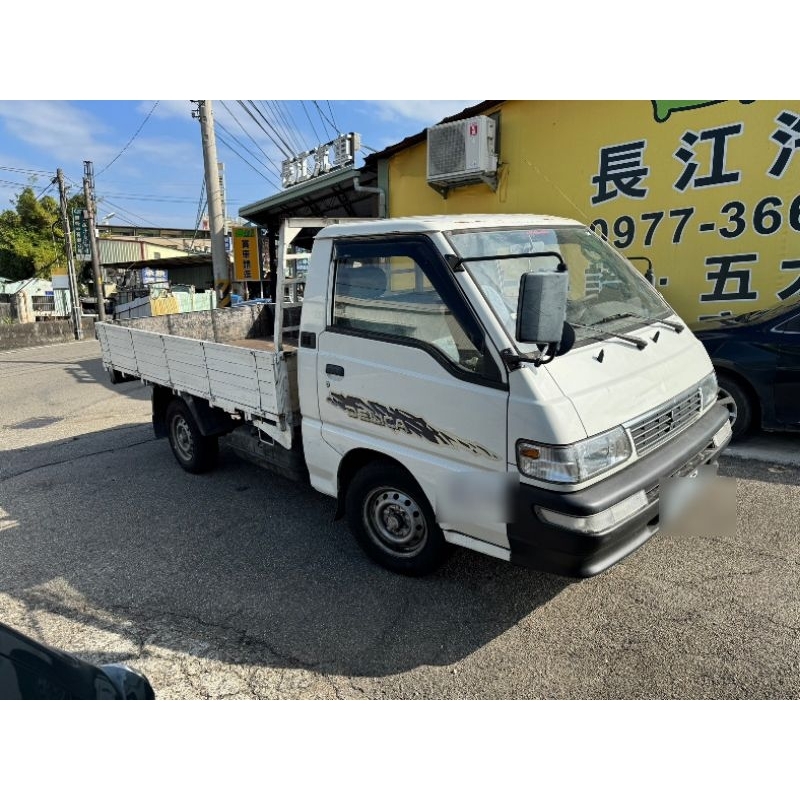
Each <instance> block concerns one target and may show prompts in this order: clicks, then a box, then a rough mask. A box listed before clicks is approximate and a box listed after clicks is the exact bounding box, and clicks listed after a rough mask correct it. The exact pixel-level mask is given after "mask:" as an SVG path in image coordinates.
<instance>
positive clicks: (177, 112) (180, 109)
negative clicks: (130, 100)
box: [136, 100, 195, 120]
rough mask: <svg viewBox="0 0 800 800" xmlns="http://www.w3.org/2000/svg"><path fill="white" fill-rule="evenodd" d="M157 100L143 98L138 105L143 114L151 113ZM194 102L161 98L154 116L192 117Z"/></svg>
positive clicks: (165, 117)
mask: <svg viewBox="0 0 800 800" xmlns="http://www.w3.org/2000/svg"><path fill="white" fill-rule="evenodd" d="M155 102H156V101H155V100H142V102H141V103H139V105H138V106H137V107H136V110H137V111H139V112H140V113H141V114H143V115H144V114H149V113H150V109H152V108H153V103H155ZM194 107H195V106H194V104H193V103H192V101H191V100H159V101H158V105H157V106H156V108H155V111H153V116H154V117H158V118H159V119H185V120H191V119H192V109H193V108H194Z"/></svg>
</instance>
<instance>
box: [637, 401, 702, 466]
mask: <svg viewBox="0 0 800 800" xmlns="http://www.w3.org/2000/svg"><path fill="white" fill-rule="evenodd" d="M701 404H702V398H701V396H700V390H699V389H695V390H694V391H693V392H692V393H691V394H689V395H686V396H685V397H683V398H681V399H680V400H677V401H676V402H674V403H673V404H672V405H669V406H666V407H662V408H660V409H658V410H657V411H654V412H653V413H652V414H651V415H650V416H649V417H646V418H645V419H643V420H640V421H638V422H637V423H636V424H635V425H633V426H632V427H631V428H629V430H630V434H631V437H632V438H633V443H634V445H635V446H636V452H637V453H638V454H639V455H640V456H641V455H644V454H645V453H649V452H650V451H651V450H655V448H656V447H658V446H659V445H661V444H663V443H664V442H666V441H667V440H668V439H671V438H672V437H673V436H675V434H677V433H679V432H680V431H682V430H684V429H685V428H688V427H689V425H691V424H692V422H694V421H695V420H696V419H697V417H699V416H700V410H701Z"/></svg>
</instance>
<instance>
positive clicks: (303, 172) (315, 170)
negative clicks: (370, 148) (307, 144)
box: [281, 133, 361, 189]
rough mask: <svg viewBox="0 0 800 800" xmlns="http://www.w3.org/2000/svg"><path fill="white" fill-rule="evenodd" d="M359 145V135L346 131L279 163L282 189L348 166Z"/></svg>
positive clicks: (353, 158)
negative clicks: (331, 139) (330, 140)
mask: <svg viewBox="0 0 800 800" xmlns="http://www.w3.org/2000/svg"><path fill="white" fill-rule="evenodd" d="M360 147H361V137H360V136H359V134H357V133H346V134H342V135H341V136H338V137H337V138H336V139H334V140H333V141H332V142H326V143H325V144H321V145H318V146H317V147H315V148H314V149H313V150H306V151H305V152H304V153H299V154H298V155H296V156H294V158H287V159H286V160H285V161H283V162H282V163H281V184H282V186H283V188H284V189H286V188H288V187H289V186H294V185H295V184H296V183H302V182H303V181H307V180H310V179H311V178H316V177H318V176H319V175H324V174H325V173H326V172H331V171H332V170H335V169H341V168H342V167H348V166H351V165H352V164H354V163H355V159H356V152H357V151H358V150H359V148H360Z"/></svg>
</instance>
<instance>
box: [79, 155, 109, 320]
mask: <svg viewBox="0 0 800 800" xmlns="http://www.w3.org/2000/svg"><path fill="white" fill-rule="evenodd" d="M83 196H84V197H85V198H86V214H87V215H88V220H87V222H88V223H89V246H90V248H91V251H92V273H93V275H94V294H95V297H96V298H97V317H98V319H99V320H100V322H105V321H106V303H105V297H104V292H103V276H102V274H101V272H100V248H99V246H98V244H97V227H96V225H95V215H96V213H97V212H96V210H95V204H94V165H93V164H92V162H91V161H84V162H83Z"/></svg>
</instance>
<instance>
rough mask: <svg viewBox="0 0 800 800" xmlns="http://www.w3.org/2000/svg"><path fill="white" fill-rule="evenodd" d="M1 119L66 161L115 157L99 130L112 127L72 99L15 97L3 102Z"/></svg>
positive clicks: (11, 129)
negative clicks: (15, 98)
mask: <svg viewBox="0 0 800 800" xmlns="http://www.w3.org/2000/svg"><path fill="white" fill-rule="evenodd" d="M0 119H2V120H3V121H4V122H5V125H6V128H7V129H8V131H9V133H11V134H12V135H14V136H15V137H16V138H18V139H20V140H22V141H23V142H25V143H26V144H28V145H31V146H32V147H37V148H39V149H40V150H42V151H43V152H44V153H46V154H47V155H49V156H51V157H52V158H54V159H56V160H58V161H63V162H72V163H75V162H78V163H80V162H82V161H83V160H84V159H86V158H88V157H92V158H94V159H95V160H97V161H103V160H104V159H109V160H110V159H111V158H113V157H114V147H113V146H112V145H107V144H102V143H101V142H100V141H98V139H97V135H98V134H104V133H107V132H108V131H109V128H108V126H107V125H106V124H105V123H103V122H102V121H101V120H100V119H99V118H97V117H95V116H94V115H92V114H90V113H88V112H87V111H84V110H83V109H80V108H77V107H76V106H74V105H71V104H70V103H68V102H64V101H52V100H12V101H2V102H0Z"/></svg>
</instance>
